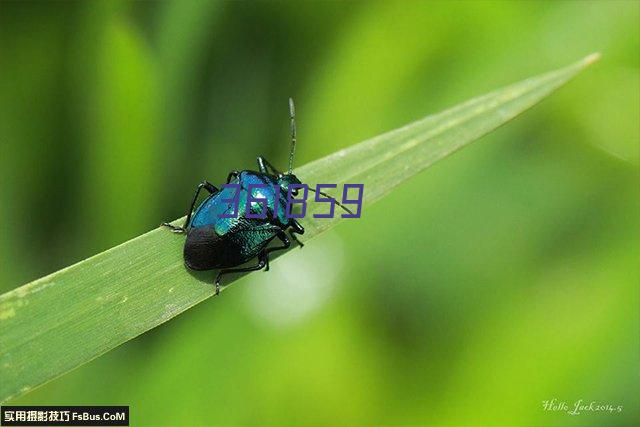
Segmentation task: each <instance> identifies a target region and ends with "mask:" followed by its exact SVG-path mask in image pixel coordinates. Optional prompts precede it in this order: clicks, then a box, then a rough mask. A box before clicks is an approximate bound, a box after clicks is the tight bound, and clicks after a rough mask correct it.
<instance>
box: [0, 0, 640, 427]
mask: <svg viewBox="0 0 640 427" xmlns="http://www.w3.org/2000/svg"><path fill="white" fill-rule="evenodd" d="M639 11H640V3H638V2H635V1H633V2H605V1H603V2H587V1H580V2H578V1H576V2H497V3H484V2H476V1H474V2H442V3H431V2H419V1H406V2H405V1H401V2H386V1H385V2H382V1H380V2H353V3H337V2H335V3H334V2H326V3H324V2H304V3H299V2H277V3H266V2H260V3H251V4H247V3H216V2H196V1H178V2H157V3H156V2H141V3H120V2H97V1H96V2H73V3H72V2H68V3H66V2H46V3H34V2H16V3H6V2H3V3H2V5H0V143H1V146H0V148H1V152H0V176H1V177H2V179H1V182H0V192H1V193H0V194H1V196H0V255H1V260H2V266H1V268H0V286H1V288H2V291H7V290H10V289H12V288H14V287H17V286H18V285H20V284H23V283H26V282H28V281H30V280H32V279H35V278H37V277H39V276H41V275H44V274H46V273H49V272H52V271H55V270H56V269H59V268H62V267H64V266H66V265H69V264H71V263H73V262H76V261H79V260H81V259H83V258H86V257H88V256H90V255H92V254H95V253H97V252H99V251H102V250H104V249H107V248H109V247H111V246H113V245H115V244H117V243H120V242H122V241H124V240H126V239H129V238H132V237H134V236H136V235H138V234H141V233H143V232H145V231H147V230H149V229H151V228H154V227H156V226H157V224H158V223H160V222H161V221H163V220H169V219H173V218H176V217H178V216H180V215H183V214H184V212H185V210H186V208H187V205H188V202H189V200H190V197H191V195H192V191H193V189H194V186H195V185H196V184H197V183H198V182H199V181H200V180H201V179H203V178H205V177H206V178H207V179H209V180H211V181H212V182H221V181H223V179H224V178H225V177H226V174H227V173H228V171H229V170H231V169H240V168H254V167H255V157H256V156H257V155H259V154H263V155H265V156H266V157H267V158H269V159H271V160H272V162H273V163H274V164H276V165H284V164H285V161H286V158H287V150H288V139H287V138H288V136H287V135H288V134H287V128H288V120H287V98H288V97H289V96H292V97H294V99H295V100H296V104H297V107H298V116H299V117H298V128H299V149H298V152H297V158H296V164H298V165H301V164H303V163H306V162H308V161H310V160H313V159H315V158H318V157H320V156H323V155H325V154H328V153H331V152H333V151H335V150H337V149H340V148H343V147H346V146H349V145H350V144H354V143H356V142H358V141H360V140H362V139H365V138H368V137H371V136H374V135H376V134H378V133H381V132H383V131H386V130H390V129H392V128H394V127H397V126H400V125H403V124H405V123H407V122H409V121H411V120H414V119H417V118H419V117H422V116H424V115H426V114H429V113H434V112H437V111H439V110H442V109H444V108H446V107H449V106H451V105H453V104H456V103H458V102H461V101H464V100H466V99H468V98H471V97H473V96H476V95H480V94H483V93H485V92H488V91H490V90H492V89H495V88H497V87H499V86H502V85H506V84H509V83H512V82H515V81H517V80H520V79H523V78H525V77H527V76H530V75H534V74H538V73H542V72H545V71H547V70H549V69H553V68H557V67H560V66H563V65H566V64H568V63H570V62H572V61H574V60H577V59H579V58H581V57H583V56H585V55H587V54H589V53H591V52H593V51H600V52H602V55H603V57H602V60H601V61H600V62H599V63H597V64H595V65H594V66H593V67H591V68H590V69H588V70H586V72H585V73H583V75H581V76H579V77H578V78H577V80H576V81H574V82H572V83H570V84H569V85H568V86H567V87H565V88H563V89H561V90H560V92H558V93H557V94H555V95H553V96H552V97H551V98H550V99H548V100H546V101H545V102H544V103H543V104H542V105H540V106H537V107H536V108H534V109H533V110H532V111H530V112H528V113H526V114H525V115H524V116H523V117H521V118H518V119H517V120H515V121H514V122H512V123H509V124H508V125H507V126H505V127H503V128H501V129H500V130H498V131H496V132H495V133H493V134H491V135H489V136H487V137H485V138H483V139H482V140H481V141H480V142H478V143H477V144H474V146H472V147H471V148H468V149H466V150H464V151H463V152H461V153H459V154H456V155H455V156H453V157H451V158H449V159H447V160H446V161H444V162H442V163H440V164H438V165H437V166H436V167H434V168H432V169H430V170H429V171H428V172H426V173H423V174H421V175H420V176H418V177H417V178H414V179H412V180H411V181H410V182H409V183H407V184H405V185H404V186H402V187H401V188H400V189H398V190H397V191H395V192H394V193H393V194H391V195H390V196H389V197H387V198H386V199H384V200H383V201H381V202H380V203H378V204H377V205H374V206H373V207H370V208H369V209H366V210H365V211H364V214H363V217H362V219H360V220H356V221H351V222H348V223H346V224H343V225H342V226H340V227H338V228H337V229H336V230H335V231H332V232H331V233H328V234H327V235H325V236H323V237H322V238H319V239H317V240H315V241H313V242H310V243H309V245H307V247H305V249H304V250H302V251H295V253H292V254H290V256H287V257H283V258H282V259H280V260H278V261H277V262H275V263H274V265H273V266H272V269H271V271H270V272H269V273H266V274H264V273H256V274H253V275H251V276H249V277H247V278H246V279H245V280H243V281H242V282H240V283H238V284H237V286H234V287H233V288H231V290H230V291H229V292H226V293H224V295H223V297H221V298H220V299H216V300H209V301H207V302H206V303H204V304H201V305H199V306H197V307H195V308H193V309H191V310H189V311H188V312H187V313H185V314H183V315H181V316H179V317H178V318H176V319H174V320H172V321H171V322H169V323H168V324H165V325H163V326H161V327H159V328H156V329H155V330H153V331H151V332H149V333H147V334H145V335H144V336H142V337H140V338H138V339H136V340H133V341H131V342H129V343H127V344H126V345H123V346H122V347H120V348H118V349H116V350H115V351H112V352H110V353H109V354H107V355H105V356H103V357H101V358H99V359H97V360H96V361H94V362H92V363H90V364H88V365H86V366H83V367H82V368H80V369H78V370H76V371H74V372H73V373H70V374H68V375H65V376H63V377H62V378H59V379H57V380H55V381H53V382H51V383H49V384H47V385H45V386H44V387H42V388H40V389H38V390H36V391H33V392H32V393H30V394H28V395H26V396H24V397H23V398H20V399H17V400H14V401H13V402H12V403H15V404H27V403H29V404H127V405H131V417H132V425H136V426H137V425H149V426H157V425H207V424H215V425H238V424H240V425H282V424H288V425H332V424H339V425H372V424H376V425H378V424H379V425H420V424H431V423H435V424H438V425H454V426H457V425H471V426H475V425H487V424H488V425H499V426H516V425H580V426H603V425H632V424H634V423H635V422H638V421H639V420H640V409H639V399H638V396H639V393H638V392H639V389H638V381H639V374H640V370H639V360H640V355H639V349H640V342H639V335H640V331H639V327H640V326H639V325H640V319H639V301H640V295H639V290H638V284H639V273H638V255H639V253H638V246H639V239H638V237H639V227H638V225H639V221H638V219H639V215H638V214H639V200H640V198H639V197H638V190H639V189H638V155H639V146H638V141H639V116H640V111H639V108H640V107H639V105H640V100H639V96H640V95H639V93H640V84H639V74H638V70H639V55H640V54H639V52H640V42H639V39H640V35H639V22H640V13H639ZM152 285H153V284H150V286H152ZM552 398H556V399H559V400H561V401H562V400H564V401H567V402H569V403H570V404H572V403H573V402H575V401H576V400H578V399H584V400H585V401H586V402H590V401H592V400H595V401H598V402H601V403H611V404H615V405H618V404H619V405H623V407H624V409H623V412H622V413H621V414H608V413H604V414H603V413H585V414H581V415H578V416H570V415H567V414H566V413H557V412H556V413H553V412H545V411H544V410H543V408H542V401H543V400H547V399H552ZM636 425H637V424H636Z"/></svg>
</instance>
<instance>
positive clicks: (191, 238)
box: [184, 226, 275, 270]
mask: <svg viewBox="0 0 640 427" xmlns="http://www.w3.org/2000/svg"><path fill="white" fill-rule="evenodd" d="M273 236H275V233H273V232H272V231H271V230H270V229H265V228H264V227H257V228H256V229H253V230H247V231H244V232H238V233H229V234H225V235H224V236H220V235H218V234H217V233H216V232H215V229H214V227H213V226H205V227H191V228H189V229H188V231H187V240H186V242H185V245H184V262H185V264H186V265H187V267H189V268H191V269H193V270H213V269H214V268H229V267H235V266H238V265H240V264H243V263H245V262H247V261H249V260H250V259H252V258H254V257H255V256H256V255H257V254H258V253H259V252H260V251H261V250H262V249H264V247H265V246H266V245H267V244H268V243H269V241H270V240H271V238H272V237H273ZM254 239H255V240H256V241H254Z"/></svg>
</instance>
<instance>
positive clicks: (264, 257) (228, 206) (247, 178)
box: [162, 98, 352, 295]
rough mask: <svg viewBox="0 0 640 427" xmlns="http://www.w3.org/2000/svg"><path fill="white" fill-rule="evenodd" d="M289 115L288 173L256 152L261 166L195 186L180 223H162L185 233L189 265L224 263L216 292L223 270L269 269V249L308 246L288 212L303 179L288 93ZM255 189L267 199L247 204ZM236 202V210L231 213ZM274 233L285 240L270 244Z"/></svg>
mask: <svg viewBox="0 0 640 427" xmlns="http://www.w3.org/2000/svg"><path fill="white" fill-rule="evenodd" d="M289 117H290V121H291V149H290V151H289V170H288V171H287V172H286V173H282V172H280V171H278V170H277V169H276V168H275V167H273V165H271V163H269V162H268V161H267V160H266V159H265V158H264V157H262V156H260V157H258V158H257V161H258V169H259V171H258V172H256V171H251V170H242V171H232V172H230V173H229V175H228V176H227V185H225V186H223V188H222V189H221V190H220V189H218V188H217V187H215V186H214V185H213V184H211V183H210V182H209V181H207V180H204V181H202V182H201V183H200V184H199V185H198V187H197V188H196V191H195V194H194V196H193V200H192V201H191V204H190V205H189V210H188V211H187V218H186V220H185V222H184V225H183V226H182V227H177V226H174V225H172V224H169V223H166V222H165V223H163V224H162V225H163V226H165V227H169V228H170V229H171V230H172V231H173V232H174V233H179V234H186V241H185V245H184V262H185V265H186V266H187V267H188V268H190V269H192V270H213V269H220V271H219V272H218V274H217V276H216V279H215V287H216V295H219V293H220V280H221V278H222V276H223V275H225V274H229V273H239V272H246V271H254V270H261V269H262V268H264V269H265V271H268V270H269V254H271V253H273V252H276V251H282V250H285V249H288V248H289V247H290V246H291V240H294V241H295V242H296V243H297V244H298V245H299V246H300V247H303V246H304V245H303V244H302V242H300V241H299V240H298V238H297V236H296V235H302V234H304V228H303V227H302V226H301V225H300V223H299V222H298V221H297V220H296V219H295V218H291V217H290V216H291V215H289V212H288V210H287V207H286V206H287V203H290V202H291V195H293V196H297V195H298V190H297V187H296V186H300V185H301V184H302V183H301V182H300V180H299V179H298V177H296V176H295V175H294V174H293V170H292V167H293V156H294V154H295V149H296V122H295V107H294V104H293V100H292V99H291V98H289ZM290 187H291V188H290ZM203 189H204V190H206V191H207V192H209V195H208V197H207V198H206V199H205V200H204V201H203V202H202V203H201V204H200V205H199V206H198V207H197V208H196V209H195V210H194V207H195V205H196V202H197V200H198V196H199V195H200V192H201V191H202V190H203ZM307 189H308V190H310V191H314V192H317V193H319V194H322V195H324V196H325V197H328V198H330V199H332V200H333V201H334V202H335V203H336V204H337V205H338V206H340V207H341V208H342V209H344V210H346V211H347V212H349V213H352V212H351V211H350V210H349V209H347V208H346V207H344V206H343V205H342V204H341V203H340V202H338V201H337V200H335V199H334V198H332V197H331V196H328V195H327V194H325V193H323V192H322V191H317V190H314V189H312V188H308V187H307ZM256 190H258V191H257V192H256ZM256 193H257V194H258V195H259V196H260V198H261V199H262V200H263V202H264V204H260V203H254V202H251V203H250V204H249V206H250V208H249V210H247V203H246V202H247V198H248V197H252V200H256V199H255V196H256ZM293 200H297V199H293ZM289 207H291V206H290V205H289ZM236 208H237V212H236V213H235V214H229V212H233V211H235V210H236ZM265 208H266V211H265ZM287 231H288V232H289V233H288V236H287V233H286V232H287ZM276 238H277V239H278V240H279V241H280V243H281V245H279V246H274V247H268V245H269V243H270V242H271V241H272V240H274V239H276ZM254 258H257V259H258V263H257V264H256V265H253V266H249V267H240V266H241V265H242V264H244V263H246V262H248V261H250V260H252V259H254Z"/></svg>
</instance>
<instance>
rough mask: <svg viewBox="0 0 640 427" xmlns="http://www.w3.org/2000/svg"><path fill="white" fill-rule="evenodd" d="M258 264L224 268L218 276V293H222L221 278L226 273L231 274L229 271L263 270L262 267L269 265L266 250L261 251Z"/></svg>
mask: <svg viewBox="0 0 640 427" xmlns="http://www.w3.org/2000/svg"><path fill="white" fill-rule="evenodd" d="M258 260H259V261H258V264H256V265H254V266H252V267H243V268H228V269H224V270H220V271H219V272H218V275H217V276H216V282H215V284H216V295H219V294H220V279H222V276H223V275H225V274H229V273H244V272H246V271H255V270H261V269H262V268H264V266H265V265H267V264H268V263H269V260H268V258H267V254H266V252H262V253H260V255H258Z"/></svg>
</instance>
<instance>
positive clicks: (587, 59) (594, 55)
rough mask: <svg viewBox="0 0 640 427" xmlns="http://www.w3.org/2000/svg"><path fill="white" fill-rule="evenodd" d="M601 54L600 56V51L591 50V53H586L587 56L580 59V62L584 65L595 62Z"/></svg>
mask: <svg viewBox="0 0 640 427" xmlns="http://www.w3.org/2000/svg"><path fill="white" fill-rule="evenodd" d="M601 56H602V55H601V54H600V52H593V53H592V54H591V55H588V56H587V57H585V58H584V59H583V60H582V63H583V64H584V65H585V66H586V65H591V64H593V63H594V62H597V61H598V60H599V59H600V57H601Z"/></svg>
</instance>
